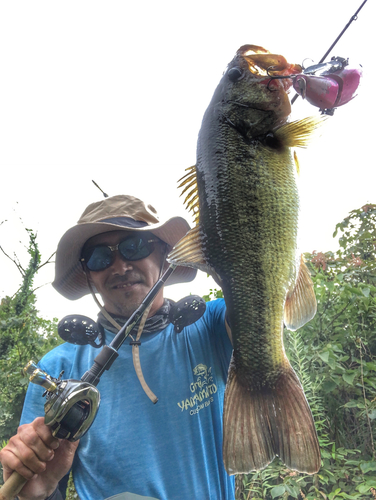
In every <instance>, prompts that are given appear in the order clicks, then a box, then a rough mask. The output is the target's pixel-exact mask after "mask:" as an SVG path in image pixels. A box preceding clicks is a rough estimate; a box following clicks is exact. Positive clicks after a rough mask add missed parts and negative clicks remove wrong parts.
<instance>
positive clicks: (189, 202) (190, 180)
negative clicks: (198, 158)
mask: <svg viewBox="0 0 376 500" xmlns="http://www.w3.org/2000/svg"><path fill="white" fill-rule="evenodd" d="M186 171H188V173H187V174H185V175H184V177H182V178H181V179H179V181H178V182H180V184H179V186H178V188H184V189H183V190H182V192H181V194H180V196H182V195H183V194H185V193H186V192H187V191H188V190H189V189H190V191H189V192H188V194H187V196H186V197H185V200H184V204H185V206H186V208H187V210H189V211H190V212H192V213H193V217H194V221H195V223H196V224H197V225H198V221H199V215H200V213H199V201H198V188H197V175H196V165H193V166H192V167H188V168H186ZM191 188H192V189H191Z"/></svg>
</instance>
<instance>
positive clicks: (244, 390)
mask: <svg viewBox="0 0 376 500" xmlns="http://www.w3.org/2000/svg"><path fill="white" fill-rule="evenodd" d="M300 71H301V67H300V66H298V65H293V64H288V63H287V61H286V59H285V58H284V57H283V56H280V55H276V54H270V53H269V52H268V51H266V50H265V49H263V48H262V47H258V46H256V45H245V46H243V47H241V48H240V49H239V50H238V51H237V53H236V55H235V57H234V59H233V60H232V61H231V62H230V64H229V65H228V67H227V70H226V71H225V73H224V75H223V77H222V79H221V81H220V82H219V85H218V87H217V89H216V90H215V92H214V95H213V98H212V100H211V102H210V104H209V106H208V108H207V110H206V112H205V115H204V117H203V121H202V126H201V130H200V133H199V137H198V144H197V164H196V165H195V166H194V167H191V168H190V169H188V173H187V174H186V175H185V176H184V177H183V179H182V182H181V187H183V192H184V193H185V196H186V199H185V203H186V204H187V206H188V208H189V209H190V210H191V211H192V212H193V214H194V216H195V222H196V225H195V227H194V228H193V229H192V230H191V231H189V232H188V233H187V235H186V236H185V237H184V238H183V239H182V240H180V242H179V243H178V244H177V245H176V246H175V248H174V249H173V250H172V252H171V253H170V255H169V261H170V262H171V263H174V264H178V265H185V266H189V267H194V268H197V269H200V270H202V271H204V272H207V273H209V274H211V275H212V276H213V278H214V279H215V280H216V282H217V283H218V284H219V285H220V286H221V287H222V290H223V294H224V298H225V301H226V308H227V314H226V318H227V322H228V324H229V327H230V330H231V336H232V342H233V348H234V350H233V356H232V360H231V363H230V368H229V374H228V380H227V385H226V392H225V401H224V416H223V459H224V464H225V468H226V470H227V472H228V473H229V474H235V473H247V472H250V471H253V470H260V469H263V468H264V467H266V466H267V465H268V464H269V463H270V462H271V461H272V460H273V459H274V457H275V456H278V457H280V459H281V460H282V461H283V462H284V463H285V464H286V465H287V466H288V467H289V468H291V469H294V470H298V471H300V472H306V473H309V474H313V473H315V472H317V471H318V469H319V468H320V463H321V458H320V450H319V444H318V439H317V435H316V430H315V424H314V421H313V418H312V414H311V411H310V408H309V405H308V402H307V400H306V398H305V395H304V392H303V389H302V386H301V384H300V382H299V379H298V377H297V375H296V374H295V372H294V370H293V368H292V367H291V365H290V363H289V361H288V359H287V357H286V355H285V350H284V346H283V324H284V323H285V325H286V326H287V327H288V328H289V329H291V330H296V329H297V328H299V327H301V326H302V325H304V324H305V323H306V322H308V321H309V320H310V319H312V317H313V316H314V315H315V313H316V299H315V295H314V292H313V285H312V281H311V277H310V274H309V271H308V269H307V267H306V265H305V263H304V261H303V259H301V258H299V257H298V256H297V244H296V238H297V229H298V209H299V197H298V190H297V186H296V180H295V176H296V168H297V161H294V157H293V155H292V153H291V149H290V148H293V147H304V146H305V145H306V143H307V140H308V138H309V137H310V135H311V133H312V132H313V131H314V130H315V129H316V128H317V126H318V125H319V124H320V121H321V118H320V117H318V118H306V119H304V120H300V121H297V122H291V123H288V122H287V119H288V116H289V114H290V111H291V107H290V101H289V99H288V95H287V91H288V89H289V87H290V86H291V84H292V82H291V79H271V78H270V77H271V76H285V75H291V74H297V73H299V72H300Z"/></svg>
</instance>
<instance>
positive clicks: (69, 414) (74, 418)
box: [24, 361, 100, 441]
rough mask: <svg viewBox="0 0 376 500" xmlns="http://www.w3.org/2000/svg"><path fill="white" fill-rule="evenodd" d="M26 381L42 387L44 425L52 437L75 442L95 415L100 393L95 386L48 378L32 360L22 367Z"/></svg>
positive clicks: (87, 428)
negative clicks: (27, 377) (49, 428)
mask: <svg viewBox="0 0 376 500" xmlns="http://www.w3.org/2000/svg"><path fill="white" fill-rule="evenodd" d="M24 371H25V373H27V374H28V375H30V382H33V383H34V384H37V385H41V386H42V387H44V388H45V389H46V391H45V393H44V394H43V395H44V396H46V403H45V405H44V411H45V418H44V421H45V424H46V425H48V426H49V427H51V429H52V435H53V436H54V437H56V438H60V439H67V440H68V441H77V440H78V439H80V438H81V437H82V436H83V435H84V434H85V433H86V432H87V431H88V430H89V428H90V426H91V424H92V423H93V421H94V419H95V416H96V414H97V411H98V408H99V403H100V395H99V391H98V389H97V388H96V387H94V386H93V385H92V384H89V383H88V382H82V381H80V380H73V379H71V380H60V377H61V376H62V374H63V373H61V374H60V377H59V378H58V379H56V378H53V377H50V375H48V374H47V373H46V372H44V371H43V370H41V369H40V368H38V366H37V365H36V364H35V363H34V361H29V363H28V364H27V365H26V366H25V368H24Z"/></svg>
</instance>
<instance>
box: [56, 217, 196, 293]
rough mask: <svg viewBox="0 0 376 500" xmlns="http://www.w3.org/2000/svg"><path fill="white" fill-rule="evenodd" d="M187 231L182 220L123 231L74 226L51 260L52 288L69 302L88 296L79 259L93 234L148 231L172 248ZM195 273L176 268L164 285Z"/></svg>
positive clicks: (93, 224) (94, 225) (185, 279)
mask: <svg viewBox="0 0 376 500" xmlns="http://www.w3.org/2000/svg"><path fill="white" fill-rule="evenodd" d="M189 229H190V227H189V224H188V223H187V221H186V220H185V219H183V218H182V217H172V218H171V219H169V220H168V221H166V222H160V223H157V224H152V225H147V226H145V227H140V228H127V227H125V226H121V225H118V224H111V223H108V222H91V223H83V224H82V223H81V224H77V225H76V226H74V227H72V228H70V229H68V231H67V232H66V233H65V234H64V235H63V237H62V238H61V240H60V242H59V245H58V247H57V251H56V260H55V279H54V281H53V283H52V286H53V287H54V288H55V289H56V290H57V291H58V292H59V293H60V294H61V295H63V296H64V297H66V298H67V299H70V300H77V299H80V298H81V297H83V296H84V295H87V294H88V293H90V290H89V287H88V285H87V280H86V276H85V273H84V271H83V269H82V265H81V262H80V257H81V251H82V248H83V246H84V244H85V243H86V241H87V240H88V239H90V238H92V237H93V236H96V235H97V234H101V233H107V232H109V231H119V230H129V231H148V232H150V233H153V234H154V235H155V236H157V237H158V238H159V239H161V240H162V241H164V242H166V243H167V244H168V245H169V246H170V247H171V248H172V247H174V246H175V245H176V244H177V242H178V241H179V240H180V239H181V238H183V236H185V234H186V233H187V232H188V231H189ZM196 274H197V270H196V269H192V268H190V267H183V266H178V267H177V268H176V269H175V271H174V272H173V273H172V274H171V276H170V277H169V279H168V281H167V283H166V285H173V284H176V283H186V282H190V281H193V280H194V278H195V277H196Z"/></svg>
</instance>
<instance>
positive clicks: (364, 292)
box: [361, 287, 371, 297]
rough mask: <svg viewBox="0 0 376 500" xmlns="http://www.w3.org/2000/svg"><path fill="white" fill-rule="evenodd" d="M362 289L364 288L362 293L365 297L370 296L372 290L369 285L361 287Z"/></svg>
mask: <svg viewBox="0 0 376 500" xmlns="http://www.w3.org/2000/svg"><path fill="white" fill-rule="evenodd" d="M361 290H362V293H363V295H364V296H365V297H369V293H370V291H371V290H370V289H369V288H368V287H365V288H361Z"/></svg>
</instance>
